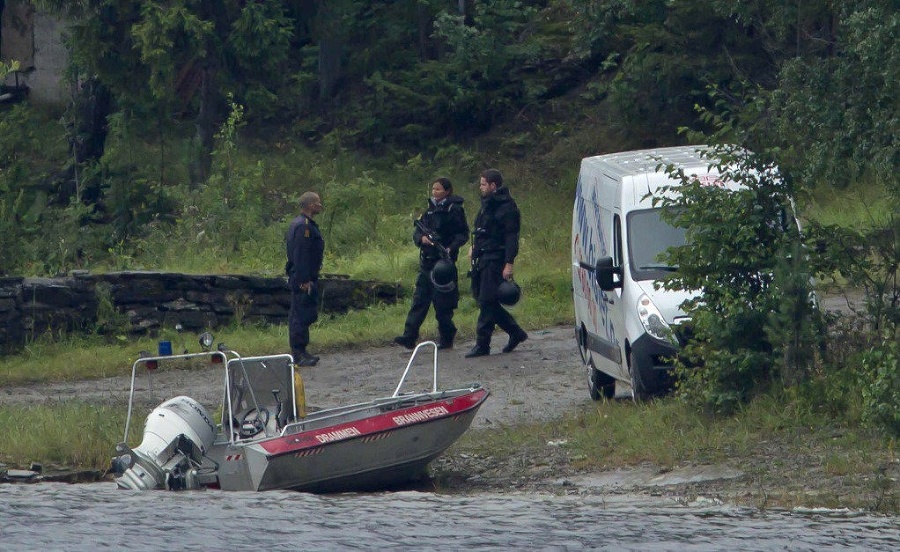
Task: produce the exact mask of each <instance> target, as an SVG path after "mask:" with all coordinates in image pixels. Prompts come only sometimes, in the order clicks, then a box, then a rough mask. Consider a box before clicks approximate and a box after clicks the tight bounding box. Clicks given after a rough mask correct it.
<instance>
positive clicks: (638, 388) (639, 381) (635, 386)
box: [628, 353, 650, 401]
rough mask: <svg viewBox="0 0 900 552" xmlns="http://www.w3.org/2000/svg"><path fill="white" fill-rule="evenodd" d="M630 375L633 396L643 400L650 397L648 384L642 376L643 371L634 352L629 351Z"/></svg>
mask: <svg viewBox="0 0 900 552" xmlns="http://www.w3.org/2000/svg"><path fill="white" fill-rule="evenodd" d="M628 375H629V376H631V396H632V397H633V398H634V400H635V401H642V400H644V399H647V398H649V397H650V393H648V392H647V386H646V385H645V384H644V379H643V378H642V377H641V371H640V369H638V367H637V363H635V361H634V353H628Z"/></svg>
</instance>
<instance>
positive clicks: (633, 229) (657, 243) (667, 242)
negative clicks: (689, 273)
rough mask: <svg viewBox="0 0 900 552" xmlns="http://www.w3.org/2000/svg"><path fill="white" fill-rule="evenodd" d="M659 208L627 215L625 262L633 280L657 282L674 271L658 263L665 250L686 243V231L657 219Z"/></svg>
mask: <svg viewBox="0 0 900 552" xmlns="http://www.w3.org/2000/svg"><path fill="white" fill-rule="evenodd" d="M661 213H662V209H661V208H657V209H645V210H641V211H632V212H631V213H628V230H627V231H628V262H629V264H630V266H631V275H632V278H634V279H635V280H659V279H660V278H664V277H665V276H666V275H667V274H669V273H671V272H674V271H676V270H677V269H678V267H676V266H669V265H668V264H666V263H664V262H662V261H661V260H660V254H661V253H662V252H663V251H665V250H666V249H668V248H669V247H677V246H681V245H685V244H686V243H687V232H686V230H685V229H684V228H676V227H675V226H672V225H671V224H669V223H668V222H667V221H665V220H663V219H662V217H661Z"/></svg>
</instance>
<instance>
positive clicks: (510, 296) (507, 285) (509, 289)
mask: <svg viewBox="0 0 900 552" xmlns="http://www.w3.org/2000/svg"><path fill="white" fill-rule="evenodd" d="M521 297H522V288H520V287H519V284H517V283H515V282H514V281H512V280H503V281H502V282H500V285H499V286H498V287H497V300H498V301H500V303H501V304H503V305H508V306H512V305H515V304H516V303H518V302H519V299H520V298H521Z"/></svg>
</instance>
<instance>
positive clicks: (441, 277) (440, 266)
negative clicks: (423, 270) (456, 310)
mask: <svg viewBox="0 0 900 552" xmlns="http://www.w3.org/2000/svg"><path fill="white" fill-rule="evenodd" d="M431 284H432V285H433V286H434V288H435V289H436V290H438V291H441V292H444V293H447V292H449V291H453V290H454V289H456V265H455V264H453V263H452V262H450V261H448V260H446V259H441V260H439V261H438V262H436V263H435V264H434V268H432V269H431Z"/></svg>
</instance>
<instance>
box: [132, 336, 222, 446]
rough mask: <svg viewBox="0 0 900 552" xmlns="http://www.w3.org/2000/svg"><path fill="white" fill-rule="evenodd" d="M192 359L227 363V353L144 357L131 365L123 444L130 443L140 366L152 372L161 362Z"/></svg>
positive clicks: (209, 352)
mask: <svg viewBox="0 0 900 552" xmlns="http://www.w3.org/2000/svg"><path fill="white" fill-rule="evenodd" d="M192 358H208V359H209V360H210V361H211V362H219V363H224V362H226V356H225V353H224V352H222V351H203V352H202V353H185V354H181V355H158V356H146V355H143V356H141V357H140V358H138V359H137V360H136V361H134V364H132V365H131V387H130V389H129V391H128V414H126V416H125V435H124V437H122V442H127V441H128V431H129V429H130V428H131V413H132V410H133V409H134V383H135V380H136V377H137V369H138V366H140V365H144V366H146V367H147V370H148V371H150V370H155V369H156V367H157V366H158V365H159V363H160V362H161V361H162V362H169V361H172V360H179V359H181V360H189V359H192Z"/></svg>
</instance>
